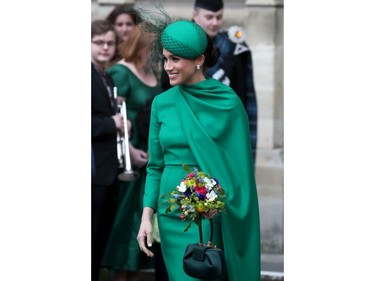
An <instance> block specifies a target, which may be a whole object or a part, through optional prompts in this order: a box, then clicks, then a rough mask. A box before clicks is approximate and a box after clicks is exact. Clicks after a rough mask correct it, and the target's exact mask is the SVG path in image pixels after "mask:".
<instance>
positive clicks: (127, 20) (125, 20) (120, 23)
mask: <svg viewBox="0 0 375 281" xmlns="http://www.w3.org/2000/svg"><path fill="white" fill-rule="evenodd" d="M106 20H108V21H109V22H110V23H112V25H113V27H114V28H115V30H116V34H117V36H118V37H119V43H121V42H124V41H126V40H127V39H128V38H129V35H130V33H131V32H132V30H133V29H134V27H135V26H136V25H137V24H138V21H137V18H136V16H135V13H134V9H133V4H122V5H116V6H115V7H114V8H113V10H112V11H111V12H110V13H109V14H108V16H107V18H106ZM121 59H122V57H121V55H120V53H119V50H118V48H117V51H116V54H115V56H114V57H113V58H112V59H111V61H110V64H109V65H107V67H109V66H111V65H112V64H114V63H116V62H118V61H119V60H121Z"/></svg>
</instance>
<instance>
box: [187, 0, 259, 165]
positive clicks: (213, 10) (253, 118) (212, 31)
mask: <svg viewBox="0 0 375 281" xmlns="http://www.w3.org/2000/svg"><path fill="white" fill-rule="evenodd" d="M223 13H224V4H223V1H222V0H196V1H195V4H194V11H193V21H194V22H196V23H197V24H199V25H200V26H201V27H202V28H203V29H204V30H205V31H206V33H207V34H208V36H210V37H211V38H213V40H214V44H215V46H216V47H218V48H219V50H220V53H221V54H220V58H219V59H218V62H217V63H216V65H214V66H213V67H211V68H208V69H207V70H206V74H207V75H208V76H210V77H212V78H215V79H217V80H219V81H221V82H223V83H224V84H226V85H229V86H230V87H232V89H233V90H234V91H235V92H236V93H237V95H238V96H239V97H240V99H241V100H242V103H243V105H244V107H245V109H246V112H247V114H248V117H249V126H250V137H251V146H252V150H253V161H254V167H255V156H256V145H257V101H256V95H255V88H254V80H253V63H252V57H251V50H250V48H249V46H248V45H247V44H246V42H245V39H246V37H245V32H244V30H243V28H241V27H239V26H231V27H230V28H229V29H228V30H223V29H222V24H223Z"/></svg>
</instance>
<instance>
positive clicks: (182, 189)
mask: <svg viewBox="0 0 375 281" xmlns="http://www.w3.org/2000/svg"><path fill="white" fill-rule="evenodd" d="M177 190H178V191H179V192H185V191H186V185H185V182H181V183H180V185H178V186H177Z"/></svg>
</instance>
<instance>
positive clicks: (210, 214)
mask: <svg viewBox="0 0 375 281" xmlns="http://www.w3.org/2000/svg"><path fill="white" fill-rule="evenodd" d="M216 214H217V210H209V211H207V212H205V213H204V214H203V215H204V216H205V217H206V218H208V219H212V218H213V217H214V216H215V215H216Z"/></svg>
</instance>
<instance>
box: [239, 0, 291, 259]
mask: <svg viewBox="0 0 375 281" xmlns="http://www.w3.org/2000/svg"><path fill="white" fill-rule="evenodd" d="M245 1H246V2H245V5H246V16H245V17H244V23H243V24H244V26H245V29H246V31H247V32H248V39H247V43H248V44H249V46H250V48H251V50H252V53H253V65H254V81H255V89H256V93H257V99H258V150H257V163H256V179H257V187H258V194H259V207H260V216H261V235H262V252H268V253H277V254H279V253H282V252H283V247H284V246H283V245H284V243H283V231H284V227H283V181H284V176H283V174H284V163H283V162H284V161H283V153H284V149H283V147H284V141H283V130H284V123H283V118H284V105H283V101H284V92H283V78H284V75H283V66H284V60H283V37H284V31H283V20H284V1H283V0H245Z"/></svg>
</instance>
